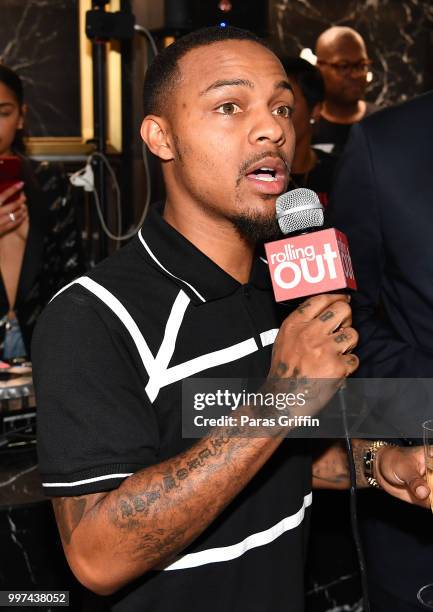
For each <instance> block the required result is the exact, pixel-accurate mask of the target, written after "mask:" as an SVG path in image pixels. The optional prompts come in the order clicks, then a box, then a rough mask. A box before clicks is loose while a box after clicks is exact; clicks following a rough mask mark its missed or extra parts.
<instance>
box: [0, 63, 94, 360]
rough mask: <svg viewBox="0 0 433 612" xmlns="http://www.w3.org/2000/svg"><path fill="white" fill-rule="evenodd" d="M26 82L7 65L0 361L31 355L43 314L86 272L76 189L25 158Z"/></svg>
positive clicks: (1, 73)
mask: <svg viewBox="0 0 433 612" xmlns="http://www.w3.org/2000/svg"><path fill="white" fill-rule="evenodd" d="M25 112H26V106H25V103H24V94H23V86H22V82H21V79H20V78H19V76H18V75H17V74H16V73H15V72H14V71H13V70H11V69H10V68H8V67H6V66H3V65H1V64H0V272H1V274H0V358H1V359H9V360H10V359H14V358H17V357H29V356H30V342H31V336H32V332H33V328H34V325H35V323H36V320H37V317H38V315H39V313H40V312H41V310H42V308H43V307H44V306H45V304H46V303H47V302H48V301H49V299H50V298H51V297H52V296H53V295H54V294H55V293H56V291H58V290H59V289H60V288H61V287H62V286H64V285H65V284H67V283H68V282H70V281H71V280H73V279H74V278H75V277H76V276H78V275H79V274H81V272H82V271H83V264H82V257H81V250H80V241H79V232H78V230H77V227H76V223H75V215H74V209H73V207H72V205H71V201H70V188H69V183H68V181H67V179H66V177H65V176H64V174H63V173H62V172H61V170H60V169H59V168H58V167H56V168H55V167H53V166H52V165H50V164H48V163H47V162H34V161H31V160H30V159H29V158H28V157H26V155H25V145H24V140H23V127H24V119H25Z"/></svg>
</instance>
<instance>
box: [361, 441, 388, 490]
mask: <svg viewBox="0 0 433 612" xmlns="http://www.w3.org/2000/svg"><path fill="white" fill-rule="evenodd" d="M382 446H394V445H393V444H389V443H388V442H385V441H384V440H375V441H374V442H372V443H371V445H370V446H369V447H368V448H367V449H366V451H365V453H364V457H363V461H364V477H365V480H366V481H367V483H368V485H369V486H370V487H373V488H374V489H380V488H381V486H380V484H379V483H378V482H377V479H376V477H375V475H374V461H375V459H376V453H377V451H378V450H379V448H382Z"/></svg>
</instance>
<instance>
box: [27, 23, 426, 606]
mask: <svg viewBox="0 0 433 612" xmlns="http://www.w3.org/2000/svg"><path fill="white" fill-rule="evenodd" d="M293 104H294V99H293V94H292V91H291V87H290V85H289V83H288V81H287V79H286V75H285V72H284V69H283V67H282V65H281V64H280V62H279V60H278V59H277V58H276V56H275V55H274V54H273V53H272V52H271V51H270V50H269V49H268V48H267V47H266V46H265V45H264V44H263V43H262V42H261V41H260V40H259V39H257V38H256V37H255V36H254V35H252V34H250V33H247V32H244V31H242V30H237V29H231V28H226V29H219V28H210V29H206V30H202V31H198V32H193V33H192V34H190V35H188V36H186V37H184V38H182V39H180V40H179V41H177V42H176V43H175V44H173V45H172V46H170V47H168V48H167V49H166V50H165V51H164V52H163V53H161V55H159V56H158V57H157V58H156V59H155V61H154V63H153V64H152V65H151V66H150V68H149V69H148V72H147V75H146V81H145V86H144V111H145V118H144V120H143V124H142V129H141V134H142V137H143V140H144V141H145V143H146V144H147V146H148V148H149V150H150V151H151V152H152V153H153V154H154V155H156V156H157V157H158V158H159V159H160V161H161V164H162V171H163V175H164V181H165V186H166V193H167V197H166V200H165V202H164V203H163V204H162V205H157V206H154V207H153V208H152V209H151V211H150V213H149V216H148V218H147V220H146V222H145V224H144V225H143V227H142V229H141V230H140V232H139V234H138V236H137V237H136V238H135V239H134V240H133V241H131V243H130V244H129V245H127V246H126V247H125V248H123V249H122V250H121V251H119V252H118V253H116V254H115V255H113V256H112V257H110V258H109V259H107V260H105V261H104V262H102V263H101V264H100V265H99V266H97V267H96V268H95V269H94V270H92V272H91V273H90V274H89V275H88V276H86V277H82V278H80V279H78V280H77V281H76V282H75V283H74V284H72V285H71V286H69V287H67V288H66V289H65V290H64V291H63V293H61V294H60V295H58V296H57V297H55V299H54V300H53V301H52V302H51V304H50V305H49V307H48V308H47V309H46V311H45V312H44V314H43V315H42V317H41V319H40V322H39V324H38V328H37V330H36V334H35V340H34V346H33V359H34V377H35V384H36V393H37V401H38V413H39V425H38V432H39V456H40V469H41V473H42V477H43V483H44V488H45V491H46V493H47V495H49V496H50V497H52V499H53V505H54V510H55V513H56V519H57V523H58V527H59V531H60V534H61V538H62V542H63V546H64V550H65V554H66V556H67V559H68V562H69V564H70V566H71V568H72V570H73V571H74V573H75V574H76V576H77V577H78V579H79V580H80V581H81V582H82V583H83V584H84V585H86V586H87V587H88V588H90V589H92V590H93V591H95V592H96V593H99V594H101V595H110V600H109V603H110V606H111V609H112V610H115V611H126V610H128V611H133V610H134V611H135V610H136V611H143V610H152V612H176V611H179V612H185V611H186V610H188V611H189V612H195V611H198V610H202V609H203V608H205V609H206V610H207V612H216V611H218V612H220V610H222V609H224V610H227V611H233V612H247V611H248V612H255V611H257V612H271V611H272V612H283V611H284V612H288V611H290V612H302V610H303V609H304V605H303V561H304V557H305V543H306V536H307V527H308V515H309V509H310V505H311V500H312V496H311V487H312V465H311V455H310V449H309V447H308V445H307V444H306V443H305V441H302V440H297V441H295V440H283V437H284V433H285V432H284V431H283V430H281V431H280V432H279V435H274V436H266V437H265V436H263V437H260V436H259V437H248V436H247V437H239V436H236V435H232V434H233V433H234V432H233V431H231V430H230V428H229V427H217V428H215V429H213V430H211V432H210V433H209V434H208V435H207V436H205V437H204V438H203V439H200V440H198V441H192V440H187V439H182V436H181V400H182V394H181V390H182V380H185V379H187V378H188V377H193V376H197V375H198V376H201V377H214V378H215V377H218V378H226V379H229V378H234V377H235V378H236V377H237V378H258V377H266V376H267V375H268V373H269V380H268V382H267V387H268V390H271V391H272V389H273V387H274V385H277V386H279V387H281V385H282V386H286V387H287V388H290V389H291V390H294V389H296V388H297V387H298V386H299V385H301V384H305V381H309V380H313V379H316V380H319V379H329V380H330V381H331V382H327V383H326V384H325V383H324V386H323V391H324V393H323V396H322V397H323V399H322V401H320V400H318V401H317V402H316V403H315V405H314V406H312V407H311V412H313V411H314V412H317V411H319V410H320V409H321V408H322V405H323V404H324V403H326V398H327V397H330V396H331V395H332V393H333V392H334V391H335V390H336V389H337V387H338V385H339V384H340V383H341V382H342V381H343V380H344V378H345V377H346V376H348V375H349V374H351V373H352V372H353V371H354V370H355V369H356V367H357V365H358V361H357V358H356V357H354V356H353V354H352V353H351V351H352V349H353V348H354V346H355V345H356V342H357V333H356V331H355V330H354V329H353V328H351V311H350V307H349V304H348V298H347V297H345V296H343V295H339V294H331V295H329V294H325V295H320V296H315V297H311V298H309V299H308V300H307V301H306V302H304V303H303V304H302V305H301V306H300V307H298V308H297V309H296V310H295V311H294V312H293V313H292V314H290V315H289V316H287V314H288V309H287V307H285V306H281V305H278V304H276V303H275V300H274V298H273V295H272V291H271V283H270V276H269V270H268V267H267V265H266V264H265V263H264V262H263V261H262V259H260V258H258V257H256V256H255V250H256V245H257V244H258V243H260V242H262V241H269V240H273V239H275V238H277V237H278V236H279V232H278V231H277V230H278V227H277V225H276V221H275V201H276V198H277V197H278V196H280V195H281V194H282V193H283V192H284V191H285V190H286V188H287V184H288V178H289V166H290V162H291V159H292V156H293V150H294V144H295V143H294V131H293V126H292V122H291V112H292V108H293ZM262 408H263V407H262ZM243 410H244V411H246V412H249V413H254V409H253V407H251V406H249V405H246V406H244V407H243ZM354 445H355V453H356V465H357V469H358V470H359V486H367V480H366V478H367V476H366V475H365V474H363V472H362V469H363V468H362V465H363V459H362V457H363V456H364V454H365V452H364V451H366V450H367V447H368V446H369V443H368V442H362V441H358V442H356V443H354ZM422 469H423V467H422V459H421V455H420V453H419V451H414V450H412V449H409V450H408V451H405V452H400V451H397V450H396V449H390V448H382V449H380V451H378V452H377V454H376V462H375V470H374V477H375V478H376V479H377V481H378V483H379V484H380V485H381V486H382V487H383V488H385V489H386V490H387V491H388V492H390V493H391V494H393V495H396V496H398V497H400V498H401V499H405V500H406V501H413V502H416V503H419V504H420V505H428V504H427V502H426V497H427V495H428V489H427V488H426V486H425V481H424V480H422V479H421V478H420V476H421V475H422ZM314 474H315V482H316V483H319V482H322V483H323V482H325V481H328V484H329V486H331V487H332V486H333V487H334V488H342V487H347V486H348V482H349V476H348V468H347V463H346V458H345V455H344V452H342V451H341V449H340V448H338V447H335V448H334V449H331V450H330V451H328V453H327V455H326V456H325V457H324V458H322V459H321V460H320V461H318V463H317V464H315V466H314ZM406 483H410V485H409V484H406ZM417 489H418V493H417Z"/></svg>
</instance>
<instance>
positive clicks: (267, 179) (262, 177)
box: [256, 174, 277, 183]
mask: <svg viewBox="0 0 433 612" xmlns="http://www.w3.org/2000/svg"><path fill="white" fill-rule="evenodd" d="M256 179H257V180H258V181H265V182H266V183H272V182H273V181H276V180H277V179H276V177H274V176H269V175H264V174H258V175H257V176H256Z"/></svg>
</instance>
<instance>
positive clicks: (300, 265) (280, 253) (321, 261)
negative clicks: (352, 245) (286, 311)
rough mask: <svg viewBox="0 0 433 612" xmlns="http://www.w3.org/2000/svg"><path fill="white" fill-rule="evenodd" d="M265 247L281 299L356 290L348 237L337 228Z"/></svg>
mask: <svg viewBox="0 0 433 612" xmlns="http://www.w3.org/2000/svg"><path fill="white" fill-rule="evenodd" d="M265 249H266V255H267V259H268V265H269V270H270V273H271V278H272V285H273V288H274V294H275V299H276V300H277V302H284V301H287V300H292V299H295V298H300V297H306V296H308V295H315V294H318V293H324V292H328V291H335V290H338V289H346V288H350V289H356V282H355V276H354V274H353V268H352V262H351V259H350V254H349V248H348V244H347V238H346V236H345V235H344V234H343V233H342V232H339V231H338V230H336V229H327V230H322V231H319V232H314V233H311V234H304V235H302V236H296V237H295V238H286V239H284V240H277V241H276V242H270V243H268V244H266V245H265Z"/></svg>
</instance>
